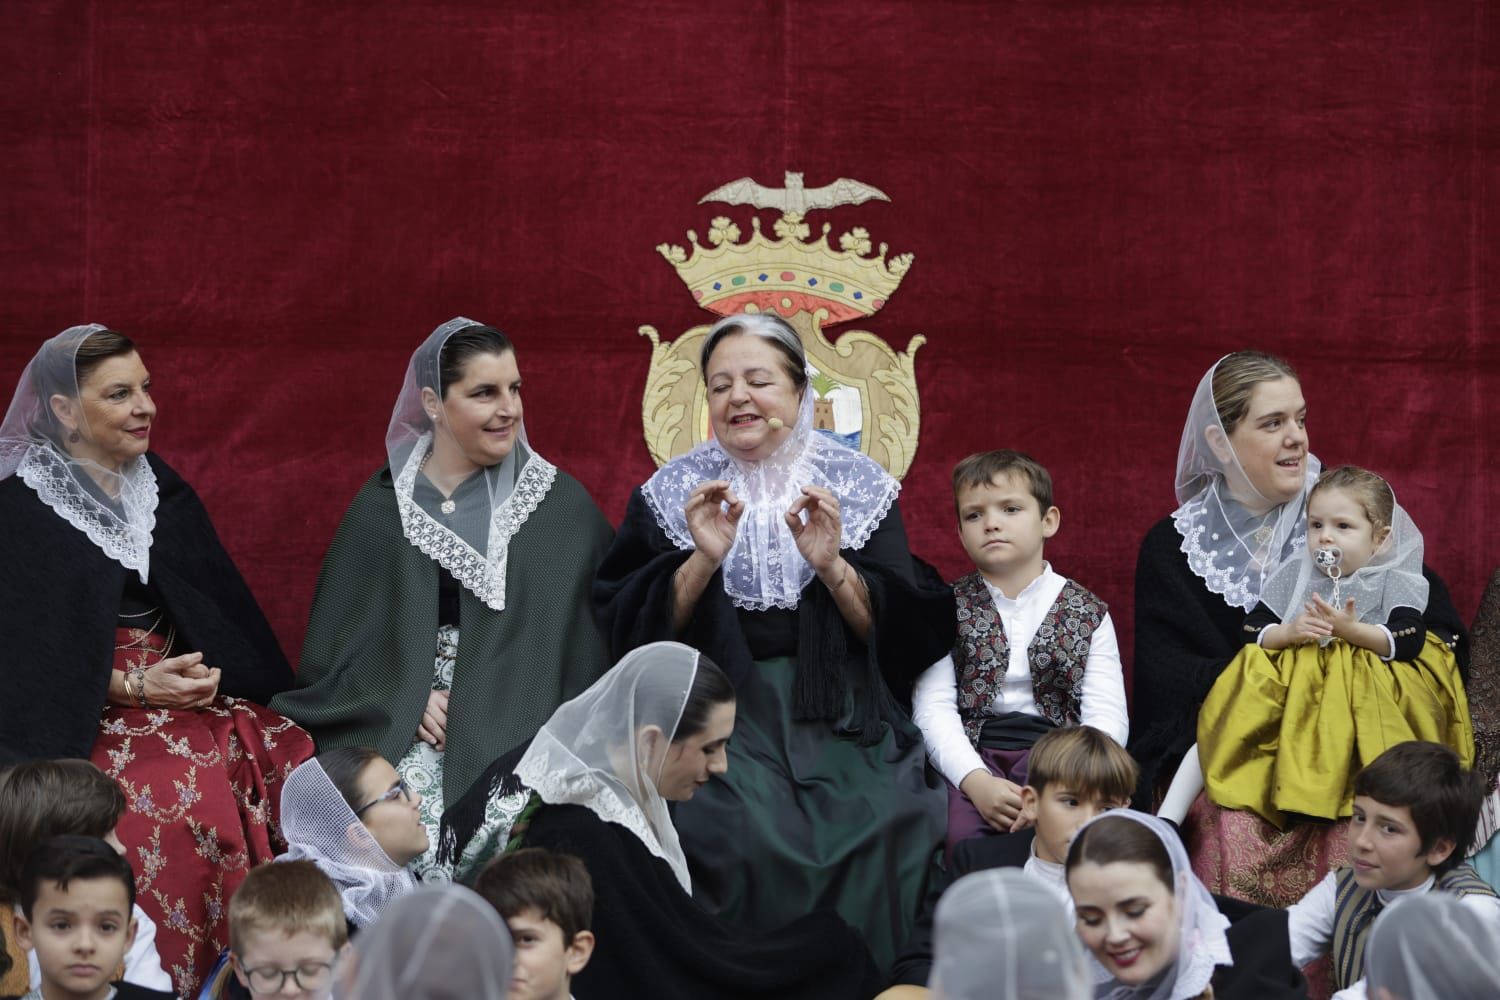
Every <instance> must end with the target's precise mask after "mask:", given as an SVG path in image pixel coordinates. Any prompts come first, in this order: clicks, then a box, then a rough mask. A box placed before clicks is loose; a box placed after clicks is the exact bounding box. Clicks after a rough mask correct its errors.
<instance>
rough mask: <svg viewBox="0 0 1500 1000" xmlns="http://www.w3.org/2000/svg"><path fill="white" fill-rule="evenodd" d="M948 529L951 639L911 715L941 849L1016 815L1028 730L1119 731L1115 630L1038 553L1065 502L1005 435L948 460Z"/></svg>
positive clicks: (1004, 827) (1007, 826)
mask: <svg viewBox="0 0 1500 1000" xmlns="http://www.w3.org/2000/svg"><path fill="white" fill-rule="evenodd" d="M953 499H954V503H955V506H956V507H957V509H958V533H959V537H960V539H961V540H962V541H963V545H964V551H965V552H967V553H968V555H969V558H970V559H971V560H973V562H974V572H973V573H971V574H969V575H968V576H965V577H962V578H961V579H959V580H958V581H957V582H955V583H954V584H953V595H954V598H955V600H956V602H957V605H958V637H957V639H956V641H955V642H954V644H953V652H952V653H951V654H950V655H948V656H945V657H943V658H942V659H941V660H939V661H938V662H937V663H934V664H933V665H932V666H931V667H929V668H928V669H927V670H926V671H925V672H924V673H923V674H922V676H921V677H920V678H919V679H918V680H917V684H916V689H915V691H914V692H913V696H912V717H913V718H914V719H915V720H916V723H917V725H918V726H919V727H920V728H921V730H922V738H923V740H924V741H925V742H926V744H927V753H928V756H929V757H930V758H931V759H932V763H933V766H934V767H936V768H937V770H938V772H939V773H940V774H942V775H943V777H944V778H945V779H947V782H948V836H947V840H946V848H947V851H946V855H945V856H947V857H950V858H951V856H952V853H953V847H954V845H956V844H957V843H959V842H960V841H962V840H966V839H968V838H970V837H975V836H979V835H981V834H987V833H991V832H1000V833H1005V832H1010V831H1011V830H1016V829H1021V828H1022V827H1023V826H1025V825H1026V821H1025V819H1024V818H1023V817H1022V816H1021V787H1022V786H1023V785H1025V784H1026V766H1027V759H1028V756H1029V755H1030V752H1031V747H1032V745H1033V744H1034V743H1036V741H1037V738H1038V737H1040V736H1041V735H1042V734H1043V733H1045V732H1047V731H1048V730H1050V729H1053V728H1056V727H1059V726H1076V725H1080V724H1082V725H1089V726H1093V727H1094V728H1096V729H1099V730H1102V731H1103V732H1104V733H1106V734H1108V735H1109V736H1111V737H1112V738H1113V739H1114V740H1115V741H1116V742H1117V743H1119V744H1120V745H1121V746H1123V745H1124V744H1125V739H1126V737H1127V736H1128V735H1129V728H1130V724H1129V718H1128V716H1127V714H1126V706H1125V678H1124V673H1123V671H1122V670H1121V667H1120V650H1119V644H1118V642H1117V641H1116V639H1115V629H1114V624H1113V623H1112V622H1111V621H1110V617H1109V608H1108V607H1107V606H1106V605H1105V603H1104V602H1103V601H1102V600H1100V599H1099V598H1098V597H1096V596H1095V595H1094V594H1092V593H1090V592H1089V591H1088V590H1086V589H1084V588H1083V587H1081V586H1079V585H1078V584H1077V583H1075V582H1073V581H1072V580H1069V579H1067V578H1066V577H1062V576H1059V575H1058V574H1056V573H1054V572H1053V571H1052V567H1051V566H1050V565H1048V563H1047V561H1046V560H1045V559H1044V558H1043V551H1042V550H1043V547H1044V546H1045V544H1046V541H1047V539H1049V538H1051V537H1052V536H1053V535H1055V534H1056V533H1057V529H1058V525H1059V523H1060V521H1061V518H1062V515H1061V513H1060V512H1059V511H1058V509H1057V507H1056V506H1054V505H1053V503H1052V476H1051V475H1050V474H1049V473H1048V472H1047V470H1046V469H1045V468H1043V467H1042V465H1041V464H1040V463H1039V462H1037V461H1036V460H1035V459H1033V458H1031V457H1030V456H1029V455H1024V454H1022V453H1021V452H1018V451H1011V450H1009V449H1006V450H1002V451H987V452H982V453H980V454H977V455H970V456H969V457H968V458H966V459H964V460H963V461H962V462H959V463H958V465H957V466H955V467H954V469H953Z"/></svg>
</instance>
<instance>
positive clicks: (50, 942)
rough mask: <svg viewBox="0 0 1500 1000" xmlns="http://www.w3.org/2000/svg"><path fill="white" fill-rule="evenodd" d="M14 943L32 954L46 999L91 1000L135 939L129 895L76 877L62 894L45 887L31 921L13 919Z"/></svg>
mask: <svg viewBox="0 0 1500 1000" xmlns="http://www.w3.org/2000/svg"><path fill="white" fill-rule="evenodd" d="M16 940H17V941H19V942H20V944H21V947H22V948H28V949H33V950H35V951H36V960H37V965H39V966H40V967H41V970H42V983H43V985H44V987H45V988H46V990H47V993H48V995H49V996H52V995H57V996H63V997H68V998H70V1000H73V998H76V1000H96V998H98V997H103V996H105V995H106V994H107V993H108V992H109V982H110V980H111V979H113V978H114V976H115V972H116V970H118V969H119V967H120V962H121V961H122V960H123V959H124V957H125V952H126V951H128V950H129V949H130V945H131V942H133V941H134V940H135V918H134V917H132V916H131V915H130V895H129V893H128V892H127V891H126V889H125V886H124V885H123V884H121V882H120V881H119V880H118V879H113V878H75V879H72V880H70V881H69V882H68V887H67V889H59V888H58V887H57V884H56V883H44V884H43V885H42V887H41V892H39V893H38V894H37V898H36V904H35V905H34V906H33V907H32V908H31V919H30V920H26V919H24V918H17V920H16Z"/></svg>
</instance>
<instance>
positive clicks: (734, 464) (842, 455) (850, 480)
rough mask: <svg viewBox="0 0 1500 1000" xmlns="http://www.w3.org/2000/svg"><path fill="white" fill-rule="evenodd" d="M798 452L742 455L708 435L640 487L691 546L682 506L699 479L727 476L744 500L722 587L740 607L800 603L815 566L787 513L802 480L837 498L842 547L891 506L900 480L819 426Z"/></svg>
mask: <svg viewBox="0 0 1500 1000" xmlns="http://www.w3.org/2000/svg"><path fill="white" fill-rule="evenodd" d="M798 444H800V445H801V446H800V447H796V448H795V451H794V453H793V454H790V455H787V454H782V453H778V454H776V455H773V456H771V457H770V458H767V459H765V460H763V461H760V462H755V463H748V462H739V461H736V460H735V459H734V458H732V457H731V456H730V455H729V454H728V453H727V452H725V451H724V449H723V448H722V447H720V446H719V444H718V442H716V441H712V440H710V441H705V442H704V443H703V444H700V445H699V446H698V447H696V448H694V449H693V450H692V451H690V452H688V453H687V454H685V455H680V456H678V457H677V458H674V459H672V461H670V462H668V463H667V464H666V465H664V466H662V467H661V468H660V469H658V470H657V471H656V473H655V475H653V476H652V477H651V478H650V479H649V480H647V481H646V485H645V486H644V487H643V488H642V490H641V492H642V494H643V495H644V497H645V499H646V503H647V505H648V506H649V507H650V508H651V514H652V516H653V517H655V519H656V523H657V525H659V526H660V527H661V529H662V531H663V532H664V533H665V534H666V536H667V538H668V539H670V540H671V542H672V544H673V545H675V546H677V547H678V548H679V549H683V550H687V551H691V550H692V549H693V548H695V547H696V546H695V545H694V543H693V535H692V532H690V531H689V530H688V525H687V515H686V513H685V511H684V507H685V506H686V504H687V500H688V497H689V495H691V494H692V492H693V490H695V489H696V488H697V487H698V485H699V484H700V483H703V482H705V481H707V480H710V479H726V480H728V481H729V488H730V489H731V490H732V491H733V492H734V494H735V495H736V496H738V497H739V498H740V499H741V500H743V501H745V513H744V514H743V515H742V516H741V518H740V523H739V527H738V528H737V530H736V533H735V538H734V545H733V546H731V547H730V549H729V554H728V555H727V556H726V557H725V558H724V565H723V567H722V568H723V574H724V591H725V592H726V593H727V594H728V595H729V598H730V600H731V601H732V602H733V603H734V606H735V607H737V608H745V609H747V610H750V611H764V610H766V609H767V608H773V607H776V608H787V609H791V608H795V607H796V606H797V602H798V601H799V600H800V599H801V595H802V588H804V587H806V586H807V585H808V584H809V583H811V582H812V579H813V576H814V575H815V573H814V570H813V568H812V566H811V565H809V563H808V562H807V560H806V559H804V558H802V553H800V552H798V551H797V540H796V539H795V538H793V537H792V533H791V531H790V530H789V529H788V528H787V526H786V522H785V520H783V517H784V515H785V514H786V512H787V509H788V508H790V507H791V505H792V501H794V500H796V499H797V497H798V496H799V495H801V492H802V487H804V486H808V485H812V486H822V487H824V488H826V489H827V490H829V491H830V492H831V493H833V495H834V496H836V497H838V499H839V520H840V523H841V529H840V535H841V537H840V541H839V547H840V548H844V549H861V548H863V547H864V545H865V543H866V542H867V541H869V540H870V536H871V535H872V534H874V533H875V529H876V528H877V527H879V525H880V522H881V521H883V520H884V519H885V516H886V515H887V514H889V513H890V510H891V504H893V503H895V502H896V497H897V495H898V494H899V493H900V492H901V484H900V482H898V481H897V480H896V478H895V477H894V476H892V475H891V474H890V473H889V472H887V471H886V470H885V469H884V468H883V467H882V466H881V465H880V463H879V462H876V461H875V460H874V459H873V458H870V457H869V456H868V455H865V454H864V453H863V452H859V451H855V450H854V449H852V448H849V447H847V446H845V445H843V444H841V443H839V442H837V441H834V440H833V439H832V438H829V437H828V436H826V435H824V434H821V433H819V432H817V431H814V432H812V433H811V434H809V435H808V436H807V438H806V440H805V442H798Z"/></svg>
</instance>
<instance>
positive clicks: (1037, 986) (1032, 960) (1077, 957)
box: [932, 868, 1094, 1000]
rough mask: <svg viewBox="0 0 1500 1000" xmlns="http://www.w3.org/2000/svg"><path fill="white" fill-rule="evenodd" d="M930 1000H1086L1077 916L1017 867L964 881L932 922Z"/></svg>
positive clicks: (1089, 985)
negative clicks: (1074, 926)
mask: <svg viewBox="0 0 1500 1000" xmlns="http://www.w3.org/2000/svg"><path fill="white" fill-rule="evenodd" d="M933 930H934V943H933V949H934V954H933V966H932V996H933V1000H1088V998H1090V997H1092V996H1093V995H1094V994H1093V986H1092V983H1091V982H1090V977H1089V966H1088V960H1087V958H1086V957H1085V954H1086V953H1085V952H1084V950H1083V946H1082V945H1081V944H1080V943H1079V941H1078V935H1077V933H1075V932H1074V930H1073V920H1072V916H1071V915H1070V914H1069V913H1068V912H1067V911H1066V910H1065V909H1064V908H1063V905H1062V903H1061V902H1060V901H1059V900H1058V898H1057V896H1056V895H1055V894H1054V893H1053V891H1052V890H1051V889H1049V888H1048V887H1047V886H1045V885H1043V884H1042V883H1041V882H1040V881H1038V880H1037V879H1036V878H1035V877H1034V876H1031V875H1028V874H1026V873H1025V872H1023V871H1022V870H1021V869H1019V868H990V869H987V870H985V871H977V872H973V873H972V874H969V875H965V876H964V877H963V878H961V879H959V880H958V881H957V882H955V883H953V885H952V886H951V887H949V889H948V891H947V892H945V893H943V898H942V899H940V900H939V901H938V905H937V912H936V914H935V915H934V918H933Z"/></svg>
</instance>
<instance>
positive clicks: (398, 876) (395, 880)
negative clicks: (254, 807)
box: [281, 747, 428, 931]
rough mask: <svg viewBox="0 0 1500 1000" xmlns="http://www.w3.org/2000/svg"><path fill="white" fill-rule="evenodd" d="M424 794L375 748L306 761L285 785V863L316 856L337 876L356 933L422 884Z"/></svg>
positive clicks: (329, 873) (325, 870) (341, 750)
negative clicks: (416, 869) (418, 865)
mask: <svg viewBox="0 0 1500 1000" xmlns="http://www.w3.org/2000/svg"><path fill="white" fill-rule="evenodd" d="M421 804H422V796H421V795H419V794H418V793H416V792H414V791H412V790H411V789H409V788H407V786H406V783H405V782H404V781H402V780H401V778H400V777H399V776H398V775H397V774H396V769H395V768H394V767H392V766H391V765H390V763H389V762H387V761H386V760H385V758H384V757H381V756H380V753H379V752H378V751H377V750H375V749H374V748H372V747H339V748H337V749H335V750H329V751H327V752H325V753H321V754H319V755H318V756H316V757H314V758H313V759H312V760H309V761H306V762H305V763H303V764H300V765H299V766H298V767H297V768H296V770H294V771H293V772H292V773H291V774H290V775H288V776H287V779H286V782H285V784H283V785H282V787H281V829H282V834H283V835H284V836H285V837H286V841H287V844H288V845H290V850H289V851H288V852H287V854H286V856H285V858H284V859H282V861H283V862H284V861H295V860H306V861H311V862H313V863H314V864H316V865H317V866H318V868H319V869H320V870H322V872H323V874H324V875H327V876H328V877H329V878H330V879H332V880H333V884H334V885H335V886H336V887H337V888H338V890H339V895H340V897H341V898H342V900H343V906H344V916H345V917H347V918H348V920H349V923H350V924H351V925H352V926H353V928H354V930H355V931H358V930H359V929H361V928H363V927H366V926H368V925H370V924H373V923H374V922H375V920H376V919H377V918H378V917H379V916H380V911H381V910H383V909H384V908H385V907H386V905H387V904H388V903H390V902H391V901H392V900H393V899H396V898H397V897H398V896H402V895H404V894H406V893H408V892H410V891H411V890H412V889H415V888H416V887H417V878H416V876H415V875H414V874H412V872H411V870H410V865H411V864H412V862H414V861H415V860H417V859H418V858H420V857H421V856H422V855H423V854H424V853H425V852H426V851H427V843H428V841H427V828H426V827H425V826H424V825H423V823H422V817H421V814H420V813H419V812H418V807H419V806H420V805H421Z"/></svg>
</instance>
